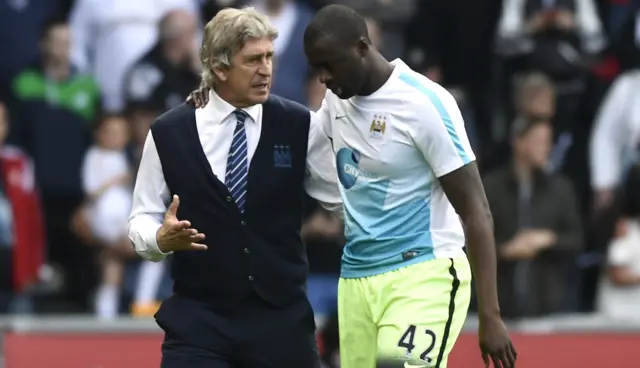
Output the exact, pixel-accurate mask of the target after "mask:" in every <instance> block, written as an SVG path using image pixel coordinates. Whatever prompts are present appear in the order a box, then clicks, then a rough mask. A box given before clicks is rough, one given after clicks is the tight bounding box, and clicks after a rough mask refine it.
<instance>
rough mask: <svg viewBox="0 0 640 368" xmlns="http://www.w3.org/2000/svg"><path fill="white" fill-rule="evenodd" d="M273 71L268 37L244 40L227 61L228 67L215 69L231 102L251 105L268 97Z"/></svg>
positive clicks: (270, 42)
mask: <svg viewBox="0 0 640 368" xmlns="http://www.w3.org/2000/svg"><path fill="white" fill-rule="evenodd" d="M272 72H273V41H272V40H271V39H270V38H260V39H251V40H248V41H247V42H246V43H245V45H244V47H243V48H242V49H240V50H239V51H238V52H237V53H236V54H235V55H234V56H233V58H232V60H231V68H229V69H225V70H216V76H217V77H218V78H219V79H220V83H221V87H224V88H225V89H227V91H228V92H229V94H230V97H231V98H232V99H234V102H237V103H239V104H240V105H246V106H252V105H257V104H261V103H263V102H265V101H266V100H267V98H269V89H270V88H271V75H272Z"/></svg>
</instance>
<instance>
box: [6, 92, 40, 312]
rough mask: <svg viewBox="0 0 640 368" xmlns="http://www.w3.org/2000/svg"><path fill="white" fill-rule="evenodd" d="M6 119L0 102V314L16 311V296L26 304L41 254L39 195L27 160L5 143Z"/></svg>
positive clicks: (17, 150) (16, 149)
mask: <svg viewBox="0 0 640 368" xmlns="http://www.w3.org/2000/svg"><path fill="white" fill-rule="evenodd" d="M8 130H9V122H8V115H7V109H6V107H5V105H4V104H3V103H1V102H0V314H2V313H7V312H12V311H15V312H29V310H16V309H15V305H16V303H15V301H16V299H20V298H22V299H23V300H25V301H27V303H22V304H23V305H25V306H27V307H28V306H29V305H30V304H31V303H28V302H29V300H28V293H29V292H30V291H32V290H33V288H34V287H35V286H36V284H37V283H38V281H39V272H40V268H41V266H42V265H43V262H44V256H45V252H46V249H45V245H46V244H45V234H44V224H43V218H42V212H41V208H40V198H39V196H38V193H37V190H36V184H35V173H34V170H33V163H32V162H31V159H30V158H29V157H28V156H27V155H26V154H25V153H24V152H23V151H22V150H20V149H19V148H17V147H13V146H10V145H7V144H5V139H6V138H7V133H8Z"/></svg>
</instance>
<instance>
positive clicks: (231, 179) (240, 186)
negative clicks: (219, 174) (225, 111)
mask: <svg viewBox="0 0 640 368" xmlns="http://www.w3.org/2000/svg"><path fill="white" fill-rule="evenodd" d="M233 113H234V114H235V115H236V119H237V123H236V129H235V130H234V132H233V140H232V141H231V148H230V149H229V157H228V158H227V174H226V177H225V183H226V185H227V188H229V192H231V196H232V197H233V199H234V200H235V201H236V205H237V206H238V209H239V210H240V212H244V205H245V202H246V200H247V176H248V174H249V164H248V158H247V134H246V132H245V130H244V121H245V119H246V118H247V113H246V112H244V111H243V110H236V111H234V112H233Z"/></svg>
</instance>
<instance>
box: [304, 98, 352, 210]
mask: <svg viewBox="0 0 640 368" xmlns="http://www.w3.org/2000/svg"><path fill="white" fill-rule="evenodd" d="M330 123H331V120H330V115H329V110H328V107H327V105H326V100H325V101H322V107H321V108H320V109H319V110H318V111H317V112H311V122H310V126H309V145H308V150H307V177H306V178H305V182H304V186H305V189H306V190H307V193H308V194H309V196H310V197H312V198H314V199H315V200H317V201H318V202H319V203H320V205H321V206H322V207H323V208H325V209H326V210H328V211H330V212H332V213H333V214H334V215H335V216H337V217H338V218H340V219H342V218H343V217H344V215H343V209H342V197H341V195H340V189H339V187H338V185H339V184H338V172H337V170H336V161H335V159H334V154H333V147H332V143H331V140H330V139H329V134H327V130H328V127H329V124H330Z"/></svg>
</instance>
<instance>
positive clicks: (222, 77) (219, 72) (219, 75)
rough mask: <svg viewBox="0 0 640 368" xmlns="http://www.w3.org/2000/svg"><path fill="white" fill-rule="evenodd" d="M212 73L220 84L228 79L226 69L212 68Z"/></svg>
mask: <svg viewBox="0 0 640 368" xmlns="http://www.w3.org/2000/svg"><path fill="white" fill-rule="evenodd" d="M212 69H213V73H214V74H215V75H216V79H217V80H219V81H222V82H226V81H227V79H228V78H229V75H228V71H229V70H228V69H226V68H225V69H223V68H217V67H213V68H212Z"/></svg>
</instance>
